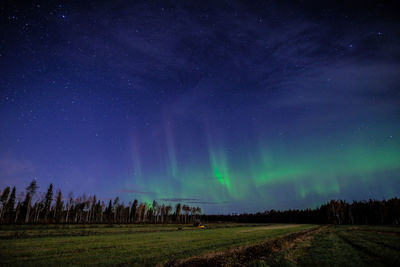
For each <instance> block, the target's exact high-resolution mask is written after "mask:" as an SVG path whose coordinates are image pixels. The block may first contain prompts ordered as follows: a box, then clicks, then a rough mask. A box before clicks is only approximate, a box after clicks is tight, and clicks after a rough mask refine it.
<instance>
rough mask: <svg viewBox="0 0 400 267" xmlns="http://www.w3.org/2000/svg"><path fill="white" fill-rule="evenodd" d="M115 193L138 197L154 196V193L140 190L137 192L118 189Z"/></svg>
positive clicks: (135, 190)
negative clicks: (137, 195)
mask: <svg viewBox="0 0 400 267" xmlns="http://www.w3.org/2000/svg"><path fill="white" fill-rule="evenodd" d="M116 192H117V193H131V194H139V195H153V194H155V193H154V192H147V191H141V190H137V189H119V190H117V191H116Z"/></svg>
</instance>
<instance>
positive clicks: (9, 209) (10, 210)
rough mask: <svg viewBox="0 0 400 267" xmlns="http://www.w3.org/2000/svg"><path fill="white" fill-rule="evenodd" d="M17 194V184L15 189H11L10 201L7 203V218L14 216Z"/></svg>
mask: <svg viewBox="0 0 400 267" xmlns="http://www.w3.org/2000/svg"><path fill="white" fill-rule="evenodd" d="M15 195H16V190H15V186H14V187H13V189H12V190H11V194H10V197H9V198H8V201H7V203H6V205H5V217H6V220H7V219H9V220H11V219H12V218H13V216H12V215H13V214H14V206H15Z"/></svg>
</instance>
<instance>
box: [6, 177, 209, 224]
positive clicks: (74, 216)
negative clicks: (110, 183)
mask: <svg viewBox="0 0 400 267" xmlns="http://www.w3.org/2000/svg"><path fill="white" fill-rule="evenodd" d="M37 189H38V186H37V183H36V180H33V181H32V182H31V183H30V184H29V186H28V187H27V188H26V192H25V194H24V200H23V201H18V200H17V197H16V188H15V186H14V187H13V188H12V190H10V187H9V186H8V187H6V188H5V189H4V190H3V191H2V192H1V196H0V202H1V210H0V223H3V224H23V223H193V222H195V221H196V217H197V216H198V215H200V214H201V213H202V211H201V208H199V207H190V206H188V205H185V204H183V205H182V204H181V203H177V204H176V205H175V207H172V206H171V205H165V204H159V203H157V201H155V200H154V201H153V202H152V203H145V202H140V203H139V201H138V200H137V199H135V200H134V201H133V202H131V203H128V204H127V205H126V204H124V203H123V202H120V200H119V197H116V198H115V199H114V200H109V202H108V204H106V203H105V202H104V201H100V200H98V199H97V197H96V195H93V196H89V197H86V196H85V195H83V196H82V197H78V198H74V197H73V195H72V193H70V194H69V196H68V197H67V198H64V197H63V194H62V192H61V190H57V192H56V194H55V195H54V194H53V190H54V188H53V184H50V186H49V187H48V189H47V193H46V195H44V197H37V200H36V201H35V202H34V201H33V199H34V197H35V196H36V193H37Z"/></svg>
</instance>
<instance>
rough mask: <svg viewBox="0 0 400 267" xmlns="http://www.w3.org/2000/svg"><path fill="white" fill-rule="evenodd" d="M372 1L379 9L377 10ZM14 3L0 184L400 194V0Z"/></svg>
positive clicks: (254, 197)
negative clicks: (383, 1) (397, 10)
mask: <svg viewBox="0 0 400 267" xmlns="http://www.w3.org/2000/svg"><path fill="white" fill-rule="evenodd" d="M371 10H373V11H374V12H371ZM4 13H5V15H6V16H2V20H1V23H2V26H3V27H1V29H0V31H1V44H0V55H1V57H0V70H1V71H0V78H1V79H0V89H1V90H0V122H1V124H0V190H2V189H3V188H4V187H5V186H7V185H16V186H17V190H18V191H22V190H23V189H24V188H25V187H26V186H27V184H28V183H29V182H30V181H31V180H32V179H33V178H36V179H37V180H38V183H39V186H40V190H39V191H41V192H44V191H45V190H46V189H47V186H48V184H49V183H50V182H52V183H54V184H55V187H56V188H61V189H62V191H63V193H64V194H65V195H67V194H68V193H69V192H70V191H72V192H74V194H75V196H79V195H82V194H83V193H86V194H87V195H91V194H96V195H97V196H98V197H100V198H101V199H103V200H108V199H109V198H114V197H115V196H119V197H120V198H121V199H122V201H124V202H125V203H127V202H129V201H132V200H133V199H134V198H137V199H139V200H141V201H152V200H153V199H155V200H157V201H159V202H164V203H166V204H168V203H170V204H172V205H174V204H175V203H176V202H177V201H180V202H181V203H185V204H188V205H194V206H200V207H202V209H203V210H204V211H206V212H208V213H231V212H255V211H263V210H266V209H272V208H273V209H288V208H310V207H315V206H317V205H320V204H322V203H324V202H326V201H328V200H330V199H345V200H348V201H351V200H363V199H369V198H377V199H383V198H390V197H395V196H399V195H400V93H399V92H400V88H399V87H400V78H399V77H400V63H399V62H400V37H399V36H400V22H399V19H398V18H397V17H396V14H394V9H393V8H392V7H390V6H382V5H378V4H377V3H375V2H374V1H370V2H368V1H367V4H365V5H364V6H363V7H351V8H350V7H347V6H337V5H336V6H335V5H333V4H332V5H330V4H329V3H318V2H315V3H313V4H311V3H308V4H307V3H302V2H301V1H298V2H297V1H290V2H285V1H283V2H279V3H278V2H276V3H273V2H267V1H256V2H254V3H252V4H251V5H249V3H246V2H244V1H243V2H242V1H228V2H220V3H215V2H207V1H205V2H202V3H195V2H192V3H190V2H187V3H186V4H183V3H180V2H169V3H165V2H157V3H156V2H153V3H148V2H140V1H138V2H137V3H135V4H132V3H129V2H127V1H113V2H112V3H110V2H109V1H97V2H96V4H95V5H94V4H93V3H91V2H89V1H85V3H75V2H74V3H72V2H61V4H57V5H51V4H49V5H45V4H43V5H40V6H39V7H38V6H35V5H33V6H14V7H10V8H8V9H5V11H4Z"/></svg>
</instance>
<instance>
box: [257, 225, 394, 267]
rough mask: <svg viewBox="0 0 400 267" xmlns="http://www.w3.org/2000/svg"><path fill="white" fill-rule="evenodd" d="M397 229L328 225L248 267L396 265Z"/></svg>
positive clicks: (390, 227)
mask: <svg viewBox="0 0 400 267" xmlns="http://www.w3.org/2000/svg"><path fill="white" fill-rule="evenodd" d="M399 262H400V228H399V227H393V226H331V227H329V228H328V229H327V230H324V231H321V232H320V233H318V234H317V235H315V236H314V237H313V238H312V239H311V240H304V241H301V242H298V243H297V244H296V246H295V247H294V248H292V249H290V250H287V251H281V252H279V253H276V254H275V255H273V256H272V257H270V258H268V259H267V260H265V261H256V262H253V263H252V264H250V265H251V266H398V265H399Z"/></svg>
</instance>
